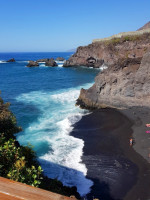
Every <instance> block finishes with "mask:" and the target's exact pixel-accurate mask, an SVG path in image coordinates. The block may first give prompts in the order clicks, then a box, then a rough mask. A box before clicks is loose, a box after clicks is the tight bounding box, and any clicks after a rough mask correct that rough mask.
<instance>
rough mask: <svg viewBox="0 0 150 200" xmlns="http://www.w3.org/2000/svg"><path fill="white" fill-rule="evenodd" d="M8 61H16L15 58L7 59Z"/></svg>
mask: <svg viewBox="0 0 150 200" xmlns="http://www.w3.org/2000/svg"><path fill="white" fill-rule="evenodd" d="M7 62H16V61H15V59H14V58H11V59H9V60H7Z"/></svg>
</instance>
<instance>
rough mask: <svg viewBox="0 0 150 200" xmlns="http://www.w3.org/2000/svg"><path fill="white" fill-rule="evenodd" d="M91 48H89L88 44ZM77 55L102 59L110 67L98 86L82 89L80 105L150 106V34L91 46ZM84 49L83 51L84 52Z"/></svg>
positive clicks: (78, 102)
mask: <svg viewBox="0 0 150 200" xmlns="http://www.w3.org/2000/svg"><path fill="white" fill-rule="evenodd" d="M89 46H90V45H89ZM89 46H88V47H84V49H83V48H79V50H78V51H77V53H76V55H83V54H84V55H87V49H88V50H89V51H88V52H89V53H91V56H93V55H94V56H95V55H97V56H99V58H100V57H101V58H102V59H104V63H105V64H107V65H108V66H109V67H108V68H107V69H106V70H104V71H103V72H101V73H99V74H98V76H97V77H96V78H95V84H94V85H93V86H92V87H91V88H89V89H88V90H85V89H81V92H80V96H79V98H78V100H77V105H80V106H81V107H84V108H85V107H87V108H95V107H96V108H97V107H98V108H100V107H117V108H118V107H130V106H150V87H149V86H150V48H149V47H150V34H144V35H141V36H140V37H139V38H136V39H134V40H133V38H132V39H131V38H130V39H128V41H127V40H126V41H125V40H124V39H123V38H122V39H121V40H120V41H119V42H118V43H117V44H116V43H113V41H112V40H111V41H110V42H109V45H107V46H106V47H104V44H98V43H97V44H92V45H91V46H90V47H92V48H91V51H90V48H89ZM81 50H82V51H81Z"/></svg>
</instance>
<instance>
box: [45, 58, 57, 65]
mask: <svg viewBox="0 0 150 200" xmlns="http://www.w3.org/2000/svg"><path fill="white" fill-rule="evenodd" d="M45 66H50V67H56V66H57V63H56V62H55V60H54V58H51V59H48V60H47V61H46V63H45Z"/></svg>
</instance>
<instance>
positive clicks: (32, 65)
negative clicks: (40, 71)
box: [27, 60, 39, 67]
mask: <svg viewBox="0 0 150 200" xmlns="http://www.w3.org/2000/svg"><path fill="white" fill-rule="evenodd" d="M38 66H39V64H38V62H36V61H32V60H30V61H29V63H28V65H27V67H38Z"/></svg>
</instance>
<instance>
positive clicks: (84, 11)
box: [0, 0, 150, 52]
mask: <svg viewBox="0 0 150 200" xmlns="http://www.w3.org/2000/svg"><path fill="white" fill-rule="evenodd" d="M148 21H150V0H126V1H124V0H120V1H118V0H116V1H115V0H0V52H19V51H22V52H24V51H39V52H44V51H45V52H50V51H66V50H69V49H72V48H76V47H78V46H82V45H87V44H89V43H91V41H92V39H95V38H103V37H107V36H111V35H113V34H116V33H119V32H123V31H132V30H136V29H138V28H139V27H141V26H143V25H144V24H145V23H147V22H148Z"/></svg>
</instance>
